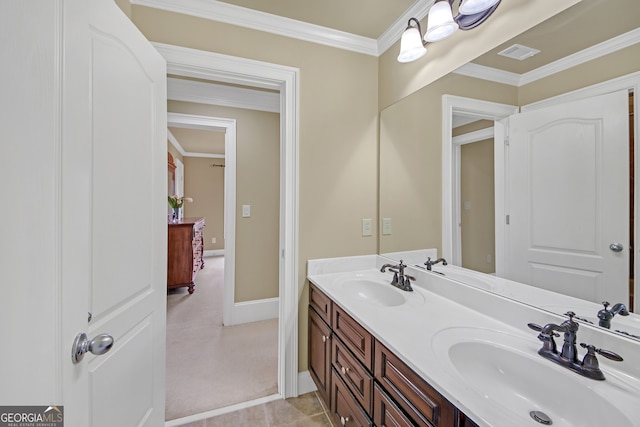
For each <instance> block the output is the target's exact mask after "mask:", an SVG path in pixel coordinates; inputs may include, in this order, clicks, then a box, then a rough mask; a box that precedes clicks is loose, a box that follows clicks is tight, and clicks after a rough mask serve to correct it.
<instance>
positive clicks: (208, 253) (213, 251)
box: [202, 249, 224, 257]
mask: <svg viewBox="0 0 640 427" xmlns="http://www.w3.org/2000/svg"><path fill="white" fill-rule="evenodd" d="M202 255H203V256H205V257H208V256H224V249H211V250H208V251H204V252H202Z"/></svg>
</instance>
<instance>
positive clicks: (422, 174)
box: [379, 0, 640, 336]
mask: <svg viewBox="0 0 640 427" xmlns="http://www.w3.org/2000/svg"><path fill="white" fill-rule="evenodd" d="M637 16H640V4H639V3H638V2H637V1H634V0H583V1H582V2H581V3H579V4H577V5H575V6H573V7H571V8H569V9H567V10H566V11H564V12H562V13H561V14H558V15H556V16H555V17H553V18H551V19H549V20H548V21H547V22H544V23H542V24H540V25H538V26H536V27H534V28H532V29H530V30H528V31H527V32H525V33H523V34H521V35H520V36H518V37H516V38H514V39H512V40H510V41H508V42H506V43H504V44H502V45H501V46H498V47H497V48H495V49H493V50H491V51H489V52H487V53H486V54H484V55H482V56H480V57H478V58H477V59H476V60H474V61H473V63H470V64H467V65H465V66H464V67H462V68H461V69H459V70H456V72H453V73H451V74H449V75H447V76H444V77H443V78H441V79H439V80H438V81H436V82H434V83H432V84H430V85H428V86H426V87H424V88H422V89H420V90H418V91H416V92H415V93H413V94H411V95H410V96H408V97H406V98H404V99H403V100H401V101H399V102H397V103H396V104H394V105H392V106H390V107H388V108H386V109H385V110H384V111H382V112H381V117H380V218H381V227H380V231H381V234H380V240H379V242H380V247H379V252H380V253H381V254H383V255H384V254H388V256H390V257H392V258H396V259H397V258H398V257H401V256H404V257H405V262H406V263H407V264H409V263H412V264H419V265H421V264H423V263H424V262H425V261H426V260H427V256H432V258H434V259H435V257H439V256H444V257H445V258H446V259H447V261H448V264H449V265H448V266H446V267H442V266H438V268H437V270H440V271H449V272H451V274H453V272H454V271H456V274H458V277H460V278H461V280H462V281H466V282H470V281H474V282H477V283H476V285H477V286H483V287H484V288H486V289H489V290H492V291H495V292H500V293H502V294H505V295H507V296H510V297H513V298H517V299H520V300H522V301H523V302H526V303H530V304H534V305H537V306H539V307H541V308H545V309H548V310H552V311H555V312H558V313H564V312H566V311H567V310H573V311H576V310H577V309H578V308H579V309H581V310H583V311H584V313H585V316H584V317H585V320H589V321H591V322H593V323H594V324H598V323H599V321H600V320H601V318H602V317H608V316H610V315H615V316H614V320H612V325H611V329H612V330H615V327H616V325H624V326H625V328H626V330H627V331H635V332H637V334H638V335H639V336H640V321H638V320H637V318H638V316H636V315H631V316H626V317H624V318H623V317H622V316H623V315H624V313H625V311H624V310H623V309H621V308H620V306H617V310H616V311H617V313H613V312H612V310H613V307H614V305H615V304H623V305H624V308H625V309H628V310H629V311H633V309H634V292H633V280H634V271H635V263H636V261H635V259H634V257H633V254H634V250H633V242H634V238H635V236H636V227H635V222H636V221H634V217H635V215H636V214H635V210H636V209H635V205H636V199H637V197H636V196H635V194H636V192H637V191H636V189H635V187H634V185H633V184H634V176H635V169H634V161H635V154H634V145H635V142H634V133H635V131H637V126H638V125H637V118H636V117H635V116H634V114H633V112H634V105H637V102H636V101H635V100H634V96H633V95H634V92H635V91H636V89H637V87H638V86H639V84H640V73H639V71H640V47H639V46H638V43H637V42H638V40H640V35H639V34H640V30H639V29H638V23H637V19H636V17H637ZM603 23H607V25H603ZM505 55H506V56H505ZM507 135H508V145H505V142H504V141H505V139H506V137H507ZM429 248H433V249H435V250H436V251H434V252H433V253H431V252H428V251H425V249H429ZM404 251H419V252H417V253H414V254H411V255H407V254H406V253H404V254H400V252H404ZM407 256H409V257H412V258H411V259H410V261H409V262H407V260H406V257H407ZM422 258H424V259H422ZM456 266H461V267H464V268H465V269H468V270H475V271H478V272H482V273H488V274H491V275H492V276H491V282H492V283H491V285H490V286H489V285H487V278H482V276H477V275H476V276H473V277H471V276H469V274H468V270H462V269H460V268H457V267H456ZM447 269H448V270H447ZM434 270H436V267H434ZM465 275H466V276H469V277H462V276H465ZM504 279H510V280H513V281H516V282H521V283H524V284H527V285H532V286H522V285H519V284H518V283H513V282H510V281H508V280H504ZM532 287H535V288H533V289H532ZM538 290H539V292H538ZM551 293H553V294H554V295H557V296H559V295H560V294H562V295H566V297H563V298H557V297H553V298H551V297H549V295H551ZM603 301H608V302H610V304H609V305H608V306H606V307H605V305H603V304H602V302H603ZM576 307H578V308H576ZM576 312H577V311H576ZM634 322H636V323H637V325H638V326H636V324H635V323H634Z"/></svg>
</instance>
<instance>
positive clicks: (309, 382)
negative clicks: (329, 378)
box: [298, 371, 318, 394]
mask: <svg viewBox="0 0 640 427" xmlns="http://www.w3.org/2000/svg"><path fill="white" fill-rule="evenodd" d="M317 389H318V387H316V383H314V382H313V378H311V374H310V373H309V371H303V372H300V373H298V392H299V393H300V394H306V393H311V392H312V391H316V390H317Z"/></svg>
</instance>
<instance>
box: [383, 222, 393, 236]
mask: <svg viewBox="0 0 640 427" xmlns="http://www.w3.org/2000/svg"><path fill="white" fill-rule="evenodd" d="M382 234H385V235H387V234H391V218H382Z"/></svg>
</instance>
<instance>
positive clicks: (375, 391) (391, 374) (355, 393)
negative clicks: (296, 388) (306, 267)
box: [309, 283, 477, 427]
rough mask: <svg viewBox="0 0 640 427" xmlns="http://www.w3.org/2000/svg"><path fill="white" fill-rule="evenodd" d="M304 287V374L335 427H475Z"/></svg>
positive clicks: (359, 327)
mask: <svg viewBox="0 0 640 427" xmlns="http://www.w3.org/2000/svg"><path fill="white" fill-rule="evenodd" d="M309 286H310V288H309V289H310V290H309V372H310V373H311V377H312V378H313V380H314V382H315V383H316V385H317V386H318V390H319V393H320V396H321V397H322V398H323V400H324V401H325V403H326V404H327V406H328V407H329V408H330V410H331V413H332V414H333V419H334V421H335V422H336V423H337V424H338V425H345V426H372V425H376V426H378V427H391V426H399V427H402V426H407V427H409V426H411V427H415V426H420V427H477V426H476V425H475V424H474V423H473V422H472V421H471V420H469V419H468V418H467V417H466V416H465V415H464V414H463V413H462V412H460V411H459V410H458V409H457V408H456V407H455V406H454V405H452V404H451V403H450V402H449V401H448V400H447V399H445V398H444V397H443V396H442V395H441V394H440V393H438V392H437V391H436V390H435V389H434V388H433V387H431V386H430V385H429V384H428V383H427V382H426V381H425V380H423V379H422V377H420V376H419V375H418V374H417V373H415V372H414V371H413V370H412V369H411V368H409V367H408V366H407V365H406V364H405V363H404V362H403V361H402V360H401V359H400V358H399V357H397V355H395V354H394V353H393V352H391V351H390V350H389V349H388V348H386V347H385V346H384V345H383V344H382V343H380V342H379V341H377V340H376V339H375V338H374V337H373V335H372V334H371V333H370V332H369V331H367V329H366V328H364V327H363V326H362V325H360V323H358V322H357V321H356V320H354V319H353V318H352V317H351V316H349V315H348V314H347V313H346V312H345V311H344V310H343V309H342V308H341V307H340V306H338V305H337V304H335V303H334V302H333V301H332V300H331V299H330V298H329V297H327V296H326V295H325V294H324V293H323V292H322V291H320V290H319V289H318V288H317V287H316V286H315V285H314V284H313V283H310V285H309Z"/></svg>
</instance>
